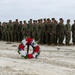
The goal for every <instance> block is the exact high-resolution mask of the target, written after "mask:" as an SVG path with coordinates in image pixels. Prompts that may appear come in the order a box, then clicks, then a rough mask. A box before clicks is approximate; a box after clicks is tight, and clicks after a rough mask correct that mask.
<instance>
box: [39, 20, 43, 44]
mask: <svg viewBox="0 0 75 75" xmlns="http://www.w3.org/2000/svg"><path fill="white" fill-rule="evenodd" d="M38 34H39V35H38V38H39V43H40V44H43V41H44V38H43V37H44V25H43V23H42V19H41V20H40V23H38Z"/></svg>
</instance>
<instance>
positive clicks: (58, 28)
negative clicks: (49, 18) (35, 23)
mask: <svg viewBox="0 0 75 75" xmlns="http://www.w3.org/2000/svg"><path fill="white" fill-rule="evenodd" d="M56 32H57V41H58V44H59V45H63V40H64V32H65V26H64V24H63V19H61V18H60V23H59V24H57V26H56Z"/></svg>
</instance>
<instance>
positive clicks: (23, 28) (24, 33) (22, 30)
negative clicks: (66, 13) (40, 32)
mask: <svg viewBox="0 0 75 75" xmlns="http://www.w3.org/2000/svg"><path fill="white" fill-rule="evenodd" d="M21 32H22V36H23V38H25V37H26V36H27V24H26V22H24V25H23V26H22V28H21Z"/></svg>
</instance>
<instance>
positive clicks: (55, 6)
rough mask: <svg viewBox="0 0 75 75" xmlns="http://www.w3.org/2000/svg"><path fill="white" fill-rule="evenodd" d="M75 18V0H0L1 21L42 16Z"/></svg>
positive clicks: (65, 18) (57, 18)
mask: <svg viewBox="0 0 75 75" xmlns="http://www.w3.org/2000/svg"><path fill="white" fill-rule="evenodd" d="M61 17H62V18H63V19H64V20H65V21H66V20H67V19H69V18H70V19H71V22H72V23H73V20H74V19H75V0H0V21H1V22H4V21H9V20H13V21H14V20H15V19H19V21H20V20H22V21H23V20H26V21H28V20H29V19H36V20H37V19H40V18H42V19H43V18H50V19H51V18H56V20H58V21H59V18H61Z"/></svg>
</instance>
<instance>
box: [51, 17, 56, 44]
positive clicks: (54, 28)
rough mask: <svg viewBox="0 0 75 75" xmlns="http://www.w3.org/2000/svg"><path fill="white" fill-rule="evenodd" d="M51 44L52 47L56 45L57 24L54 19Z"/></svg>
mask: <svg viewBox="0 0 75 75" xmlns="http://www.w3.org/2000/svg"><path fill="white" fill-rule="evenodd" d="M51 44H52V45H55V44H56V24H55V19H54V18H52V23H51Z"/></svg>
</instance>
